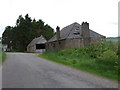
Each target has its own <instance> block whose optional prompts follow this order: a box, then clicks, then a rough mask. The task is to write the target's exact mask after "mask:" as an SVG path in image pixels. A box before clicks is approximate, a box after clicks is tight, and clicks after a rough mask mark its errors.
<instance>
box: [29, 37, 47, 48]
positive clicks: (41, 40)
mask: <svg viewBox="0 0 120 90" xmlns="http://www.w3.org/2000/svg"><path fill="white" fill-rule="evenodd" d="M46 42H47V40H46V39H45V38H44V37H43V36H42V35H41V36H40V37H37V38H35V39H33V40H32V41H31V42H30V43H29V44H28V47H30V46H33V45H35V44H44V43H46Z"/></svg>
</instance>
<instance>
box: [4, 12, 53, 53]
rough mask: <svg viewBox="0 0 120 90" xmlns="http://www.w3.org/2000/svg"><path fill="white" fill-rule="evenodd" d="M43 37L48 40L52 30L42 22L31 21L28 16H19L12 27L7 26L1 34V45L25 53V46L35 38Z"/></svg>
mask: <svg viewBox="0 0 120 90" xmlns="http://www.w3.org/2000/svg"><path fill="white" fill-rule="evenodd" d="M41 35H43V36H44V37H45V38H46V39H47V40H49V39H50V38H51V37H52V36H53V35H54V30H53V28H52V27H51V26H49V25H48V24H44V22H43V21H42V20H38V21H36V20H35V19H33V20H32V19H31V17H29V15H28V14H26V15H25V17H22V15H20V16H19V17H18V19H17V20H16V25H15V26H14V27H12V26H7V27H6V28H5V31H4V32H3V34H2V43H3V44H6V45H8V48H10V49H12V50H14V51H26V47H27V45H28V44H29V43H30V42H31V41H32V40H33V39H34V38H35V37H39V36H41Z"/></svg>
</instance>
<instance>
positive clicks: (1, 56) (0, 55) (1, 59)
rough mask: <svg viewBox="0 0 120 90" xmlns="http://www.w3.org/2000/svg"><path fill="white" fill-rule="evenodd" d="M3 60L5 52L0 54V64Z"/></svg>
mask: <svg viewBox="0 0 120 90" xmlns="http://www.w3.org/2000/svg"><path fill="white" fill-rule="evenodd" d="M5 59H6V54H5V52H2V53H1V54H0V63H2V62H3V61H4V60H5Z"/></svg>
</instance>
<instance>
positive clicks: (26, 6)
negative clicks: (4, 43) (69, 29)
mask: <svg viewBox="0 0 120 90" xmlns="http://www.w3.org/2000/svg"><path fill="white" fill-rule="evenodd" d="M118 1H119V0H0V36H2V33H3V31H4V29H5V27H6V26H15V23H16V20H17V18H18V16H19V15H22V16H25V15H26V14H27V13H28V14H29V16H30V17H31V18H32V19H33V18H35V19H36V20H38V19H42V20H43V21H44V22H45V23H46V24H49V25H50V26H51V27H53V28H54V29H55V28H56V26H57V25H58V26H60V28H61V29H62V28H63V27H65V26H67V25H69V24H72V23H74V22H78V23H79V24H81V23H82V22H83V21H87V22H88V23H89V25H90V29H92V30H93V31H96V32H98V33H100V34H102V35H105V36H107V37H116V36H118Z"/></svg>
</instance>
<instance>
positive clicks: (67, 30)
mask: <svg viewBox="0 0 120 90" xmlns="http://www.w3.org/2000/svg"><path fill="white" fill-rule="evenodd" d="M81 27H82V26H81V25H80V24H79V23H77V22H75V23H73V24H70V25H68V26H66V27H64V28H63V29H62V30H61V31H60V40H63V39H73V38H82V28H81ZM89 30H90V29H89ZM74 33H79V34H74ZM90 37H99V38H101V37H105V36H103V35H101V34H98V33H96V32H94V31H92V30H90ZM56 40H57V38H56V35H54V36H53V37H52V38H51V39H50V40H49V41H48V42H53V41H56Z"/></svg>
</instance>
